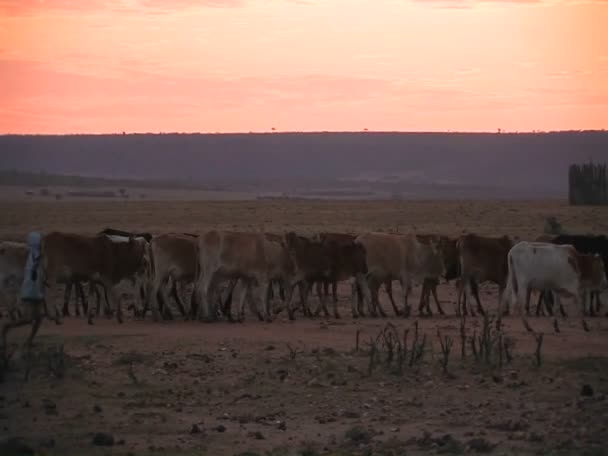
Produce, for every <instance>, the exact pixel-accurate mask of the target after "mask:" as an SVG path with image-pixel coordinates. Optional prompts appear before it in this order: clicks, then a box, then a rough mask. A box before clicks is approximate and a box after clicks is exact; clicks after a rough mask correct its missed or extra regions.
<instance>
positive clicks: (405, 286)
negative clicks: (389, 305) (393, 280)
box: [400, 274, 412, 318]
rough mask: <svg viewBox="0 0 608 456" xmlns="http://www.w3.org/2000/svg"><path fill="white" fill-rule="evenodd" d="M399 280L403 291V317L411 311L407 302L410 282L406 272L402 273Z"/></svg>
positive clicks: (406, 316)
mask: <svg viewBox="0 0 608 456" xmlns="http://www.w3.org/2000/svg"><path fill="white" fill-rule="evenodd" d="M400 282H401V292H402V293H403V317H404V318H408V317H409V316H410V315H411V313H412V309H411V308H410V306H409V304H408V302H407V298H408V295H409V293H410V290H411V283H410V278H409V276H408V275H407V274H402V276H401V280H400Z"/></svg>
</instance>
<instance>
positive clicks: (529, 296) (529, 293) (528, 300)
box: [526, 288, 532, 317]
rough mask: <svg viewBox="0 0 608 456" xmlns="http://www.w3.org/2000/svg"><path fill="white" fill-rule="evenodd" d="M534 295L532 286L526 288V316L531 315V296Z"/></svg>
mask: <svg viewBox="0 0 608 456" xmlns="http://www.w3.org/2000/svg"><path fill="white" fill-rule="evenodd" d="M531 297H532V288H528V289H527V290H526V316H527V317H529V316H530V298H531Z"/></svg>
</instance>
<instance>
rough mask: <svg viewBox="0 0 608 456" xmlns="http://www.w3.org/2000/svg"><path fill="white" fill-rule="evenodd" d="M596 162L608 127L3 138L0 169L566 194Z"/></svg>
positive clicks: (604, 151) (187, 181)
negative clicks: (570, 179)
mask: <svg viewBox="0 0 608 456" xmlns="http://www.w3.org/2000/svg"><path fill="white" fill-rule="evenodd" d="M589 160H593V161H606V160H608V132H605V131H589V132H586V131H584V132H576V131H573V132H555V133H525V134H509V133H500V134H498V133H388V132H387V133H375V132H361V133H269V134H127V135H68V136H43V135H39V136H38V135H34V136H19V135H5V136H0V170H5V171H6V170H18V171H29V172H35V173H38V172H41V171H42V172H45V173H49V174H59V175H61V174H64V175H75V176H89V177H101V178H120V179H131V180H141V179H144V180H150V179H153V180H156V181H163V182H167V181H169V182H173V184H171V185H187V186H194V187H199V186H201V187H205V186H207V185H214V184H217V183H224V184H225V183H230V185H234V186H235V187H239V186H243V185H245V184H247V185H253V184H257V185H259V184H263V183H265V185H263V186H262V187H263V188H264V189H268V190H273V191H279V190H285V189H287V190H289V188H290V186H293V185H294V183H306V182H308V184H306V185H308V186H309V187H310V188H311V190H312V189H313V187H314V188H319V187H323V186H326V187H327V186H328V183H331V185H330V187H331V188H341V187H352V188H361V187H362V186H363V187H365V186H373V187H374V188H382V189H383V190H385V191H387V192H389V193H390V192H392V193H410V192H416V189H418V188H428V189H437V188H439V189H443V191H445V189H447V191H448V192H452V191H453V190H456V189H467V190H466V192H465V193H466V194H469V193H471V192H473V194H475V192H479V193H480V196H483V195H482V194H481V193H483V191H484V189H488V188H490V189H500V191H501V192H504V193H505V194H506V193H508V192H509V191H512V192H513V194H514V195H516V196H517V197H535V196H538V197H548V196H549V197H566V195H567V173H568V165H569V164H571V163H575V162H576V163H579V162H587V161H589ZM177 182H179V184H177ZM311 182H313V183H315V184H314V185H313V184H311ZM222 186H223V185H222ZM199 188H200V187H199Z"/></svg>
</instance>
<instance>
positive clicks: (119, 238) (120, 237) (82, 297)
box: [63, 228, 152, 316]
mask: <svg viewBox="0 0 608 456" xmlns="http://www.w3.org/2000/svg"><path fill="white" fill-rule="evenodd" d="M97 234H98V235H104V236H108V238H109V239H112V240H114V241H116V242H126V241H128V240H129V239H130V238H135V239H144V240H145V241H147V242H150V240H151V239H152V235H151V234H150V233H137V232H128V231H124V230H117V229H114V228H105V229H103V230H101V231H99V232H98V233H97ZM87 280H88V279H87V278H78V277H74V278H73V280H71V281H68V282H66V284H65V285H66V288H65V293H64V301H63V315H64V316H69V315H70V310H69V303H70V298H71V296H72V290H73V289H74V290H75V305H76V307H75V309H76V316H79V315H80V307H82V309H83V315H84V314H88V307H89V306H88V300H87V297H86V294H85V292H84V288H83V286H82V282H86V281H87ZM102 293H103V297H104V298H105V313H106V315H111V313H112V310H111V309H110V305H109V301H108V292H107V290H106V288H105V287H104V284H103V283H102V282H100V281H95V280H91V281H89V294H95V297H96V313H97V315H98V316H99V314H100V310H101V300H102ZM145 293H146V290H145V284H144V283H140V284H139V295H140V299H141V300H142V301H143V302H144V306H145V303H146V302H147V301H146V295H145ZM79 301H80V304H81V306H79V305H78V303H79Z"/></svg>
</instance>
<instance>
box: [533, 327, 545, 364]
mask: <svg viewBox="0 0 608 456" xmlns="http://www.w3.org/2000/svg"><path fill="white" fill-rule="evenodd" d="M544 336H545V335H544V334H543V333H539V334H534V339H535V340H536V351H535V355H536V367H540V366H541V364H542V358H541V350H542V347H543V338H544Z"/></svg>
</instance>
